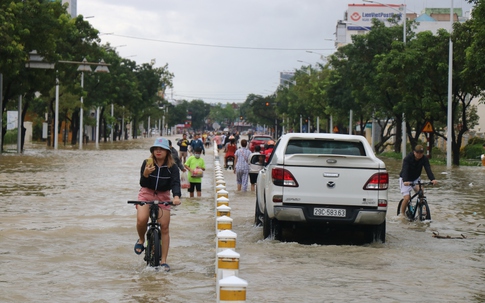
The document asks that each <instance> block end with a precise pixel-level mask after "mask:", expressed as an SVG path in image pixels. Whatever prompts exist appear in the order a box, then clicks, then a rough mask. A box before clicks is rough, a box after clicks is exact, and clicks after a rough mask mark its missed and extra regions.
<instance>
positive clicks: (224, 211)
mask: <svg viewBox="0 0 485 303" xmlns="http://www.w3.org/2000/svg"><path fill="white" fill-rule="evenodd" d="M216 216H217V217H221V216H228V217H230V216H231V208H230V207H229V206H227V205H226V204H222V205H221V206H218V207H217V208H216Z"/></svg>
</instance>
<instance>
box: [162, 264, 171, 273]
mask: <svg viewBox="0 0 485 303" xmlns="http://www.w3.org/2000/svg"><path fill="white" fill-rule="evenodd" d="M160 267H163V269H164V270H165V271H167V272H168V271H170V266H168V264H167V263H162V264H160Z"/></svg>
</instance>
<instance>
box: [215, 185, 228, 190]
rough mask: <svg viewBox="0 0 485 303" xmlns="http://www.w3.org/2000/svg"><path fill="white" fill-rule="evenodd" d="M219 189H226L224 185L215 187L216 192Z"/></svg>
mask: <svg viewBox="0 0 485 303" xmlns="http://www.w3.org/2000/svg"><path fill="white" fill-rule="evenodd" d="M220 189H226V186H225V185H222V184H219V185H217V186H216V191H218V190H220Z"/></svg>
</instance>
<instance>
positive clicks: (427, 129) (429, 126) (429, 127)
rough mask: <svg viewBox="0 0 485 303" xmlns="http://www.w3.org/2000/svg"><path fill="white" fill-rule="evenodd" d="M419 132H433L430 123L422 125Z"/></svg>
mask: <svg viewBox="0 0 485 303" xmlns="http://www.w3.org/2000/svg"><path fill="white" fill-rule="evenodd" d="M421 132H423V133H432V132H433V126H432V125H431V123H430V122H429V121H428V122H426V124H425V125H424V127H423V129H422V130H421Z"/></svg>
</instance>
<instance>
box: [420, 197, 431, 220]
mask: <svg viewBox="0 0 485 303" xmlns="http://www.w3.org/2000/svg"><path fill="white" fill-rule="evenodd" d="M418 216H419V221H425V220H431V212H430V211H429V206H428V201H426V199H421V203H420V204H419V205H418Z"/></svg>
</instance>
